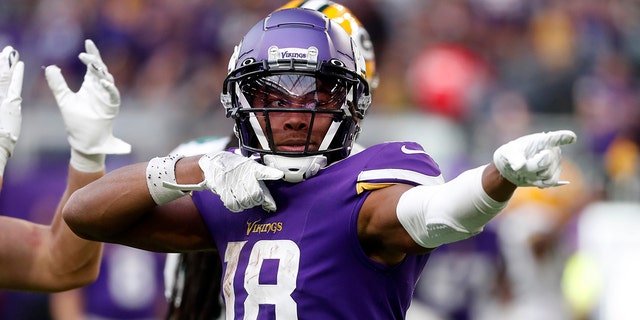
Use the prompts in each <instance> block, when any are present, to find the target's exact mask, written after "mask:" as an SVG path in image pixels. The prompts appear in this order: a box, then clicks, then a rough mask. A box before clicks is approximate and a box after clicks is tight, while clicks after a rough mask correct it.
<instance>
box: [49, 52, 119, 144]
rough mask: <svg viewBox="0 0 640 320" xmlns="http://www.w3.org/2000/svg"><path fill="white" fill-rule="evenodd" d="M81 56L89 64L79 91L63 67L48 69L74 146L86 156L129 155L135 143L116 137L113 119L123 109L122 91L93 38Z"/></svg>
mask: <svg viewBox="0 0 640 320" xmlns="http://www.w3.org/2000/svg"><path fill="white" fill-rule="evenodd" d="M85 51H86V52H82V53H80V54H79V55H78V58H79V59H80V60H81V61H82V62H83V63H84V64H85V65H86V66H87V71H86V73H85V75H84V81H83V82H82V86H81V87H80V90H78V92H76V93H74V92H72V91H71V90H70V89H69V86H68V85H67V82H66V81H65V79H64V77H63V76H62V73H61V72H60V68H58V67H57V66H55V65H51V66H48V67H47V68H46V69H45V76H46V78H47V82H48V84H49V88H50V89H51V92H53V95H54V97H55V99H56V102H57V103H58V107H59V108H60V112H61V113H62V118H63V120H64V123H65V126H66V128H67V139H68V140H69V144H70V145H71V148H73V149H74V150H76V151H78V152H81V153H83V154H86V155H95V154H126V153H129V152H131V145H129V144H128V143H126V142H124V141H122V140H120V139H118V138H115V137H114V136H113V119H114V118H115V116H116V115H117V114H118V111H119V109H120V92H119V91H118V88H116V86H115V84H114V79H113V76H112V75H111V74H110V73H109V71H108V70H107V66H106V65H105V64H104V62H103V61H102V58H101V57H100V52H99V51H98V48H97V47H96V45H95V44H94V43H93V41H91V40H85Z"/></svg>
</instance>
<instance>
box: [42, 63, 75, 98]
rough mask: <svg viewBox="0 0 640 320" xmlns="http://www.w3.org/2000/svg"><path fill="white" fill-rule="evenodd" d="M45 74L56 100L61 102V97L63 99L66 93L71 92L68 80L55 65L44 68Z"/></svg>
mask: <svg viewBox="0 0 640 320" xmlns="http://www.w3.org/2000/svg"><path fill="white" fill-rule="evenodd" d="M44 76H45V78H46V79H47V83H48V84H49V88H50V89H51V92H53V95H54V96H55V98H56V101H58V104H60V100H59V99H62V97H63V96H64V95H65V94H67V93H69V92H71V90H70V89H69V86H68V85H67V81H65V80H64V77H63V76H62V72H61V71H60V68H58V67H57V66H55V65H51V66H48V67H46V68H45V69H44Z"/></svg>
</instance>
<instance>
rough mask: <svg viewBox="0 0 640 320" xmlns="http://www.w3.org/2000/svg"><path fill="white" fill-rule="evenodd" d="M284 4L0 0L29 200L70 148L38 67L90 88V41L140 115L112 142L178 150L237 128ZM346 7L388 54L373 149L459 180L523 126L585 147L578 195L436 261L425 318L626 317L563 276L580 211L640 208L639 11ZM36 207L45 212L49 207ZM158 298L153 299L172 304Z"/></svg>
mask: <svg viewBox="0 0 640 320" xmlns="http://www.w3.org/2000/svg"><path fill="white" fill-rule="evenodd" d="M286 2H287V1H284V0H261V1H260V0H233V1H232V0H183V1H174V0H85V1H77V0H20V1H19V0H5V1H1V2H0V45H2V46H5V45H9V44H10V45H13V46H14V47H15V48H17V49H18V50H19V51H20V54H21V57H22V60H23V61H25V64H26V68H25V83H24V88H23V99H24V102H23V108H24V113H25V116H24V120H23V121H24V127H23V128H24V129H23V130H24V134H23V135H24V136H25V140H24V142H23V141H22V140H21V141H20V142H19V143H18V147H17V149H16V152H17V155H16V156H17V157H20V156H21V155H24V157H33V156H34V155H36V156H38V157H39V158H38V159H36V160H33V159H31V158H29V159H25V161H24V162H23V163H25V164H29V165H30V166H37V167H38V168H39V169H38V170H36V169H33V170H32V169H29V170H25V171H28V172H31V173H32V174H31V175H30V176H29V177H26V176H25V175H24V174H23V175H21V176H19V177H16V178H15V180H14V181H15V182H14V185H15V186H16V189H18V188H17V187H19V186H29V185H32V184H31V182H30V180H29V179H33V180H37V181H38V182H39V183H42V182H41V181H42V180H46V179H45V178H43V176H44V175H48V173H46V172H43V169H42V168H43V167H46V166H47V165H51V161H50V159H51V158H47V157H53V156H54V155H55V156H60V155H59V154H56V150H55V149H56V148H55V145H56V143H58V144H60V143H61V144H64V143H66V141H64V139H62V140H61V141H60V139H58V141H57V142H52V140H51V139H46V137H45V136H48V134H46V132H49V131H47V130H49V129H47V128H49V127H52V126H53V127H55V128H54V129H55V131H61V128H62V124H61V123H60V124H52V123H54V122H55V121H57V120H56V119H55V117H56V110H55V102H54V100H53V97H52V96H51V94H50V92H49V90H48V89H47V87H46V83H45V79H44V76H43V70H42V67H43V66H47V65H50V64H56V65H58V66H60V67H61V68H62V70H63V72H64V73H65V77H66V78H67V79H68V82H69V85H70V87H71V88H74V87H75V88H77V87H78V86H79V84H80V83H81V82H82V76H83V75H84V65H82V64H81V63H80V62H79V61H78V59H77V55H78V53H79V52H81V51H82V50H83V45H84V39H87V38H90V39H93V40H94V42H95V43H96V45H97V46H98V48H100V52H101V54H102V57H103V59H104V61H105V62H106V64H107V65H108V66H109V70H110V72H111V73H112V74H113V75H114V77H115V79H116V85H117V86H118V88H119V89H120V92H121V94H122V96H123V105H122V108H121V112H123V113H125V114H126V115H127V116H126V117H122V119H119V121H120V120H122V121H121V123H120V127H117V128H116V129H115V131H116V132H124V133H122V134H120V136H122V137H123V138H124V139H125V140H128V141H131V142H132V144H133V147H134V153H136V152H137V154H135V155H134V157H135V156H138V157H141V158H144V159H146V158H148V157H149V156H155V155H160V154H166V153H167V152H168V151H170V150H171V149H172V148H173V147H175V146H176V145H178V144H179V143H180V142H182V141H185V140H189V139H193V138H195V137H199V136H202V135H221V136H226V135H228V134H229V133H230V130H231V126H232V125H231V122H230V121H229V120H228V119H225V117H224V112H223V108H222V107H221V106H220V103H219V95H220V89H221V83H222V80H223V79H224V76H225V74H226V70H227V64H228V59H229V57H230V55H231V53H232V51H233V47H234V45H235V44H237V43H238V42H239V41H240V39H241V36H242V35H243V34H244V33H245V32H246V31H247V30H248V29H249V28H250V27H251V26H252V25H253V24H254V23H255V22H257V21H258V20H260V19H261V18H262V17H264V16H265V15H266V14H267V13H269V12H271V11H273V10H274V9H276V8H278V7H280V6H281V5H283V4H284V3H286ZM339 2H340V3H342V4H344V5H346V6H347V7H348V8H350V9H351V10H352V11H353V12H354V13H355V15H356V16H357V17H358V19H359V20H360V21H361V22H362V23H363V25H364V26H365V28H366V29H367V30H368V31H369V33H370V34H371V37H372V41H373V44H374V48H375V54H376V61H377V70H378V72H379V77H380V83H379V87H378V88H377V89H376V91H375V92H374V94H373V106H372V108H371V109H370V114H369V115H368V117H367V118H366V119H365V120H364V121H365V124H364V131H363V133H362V136H361V142H362V143H363V144H364V145H365V146H366V145H368V144H373V143H375V142H380V141H382V140H398V139H409V140H416V141H419V142H421V143H423V144H424V145H425V148H426V149H427V151H430V153H431V154H432V155H433V157H434V158H435V159H436V160H437V161H438V162H439V163H440V164H441V165H442V167H443V172H444V173H445V174H446V176H445V178H447V179H451V178H452V177H454V176H455V175H457V173H459V172H460V171H462V169H464V168H467V167H469V165H477V164H480V163H484V162H486V161H488V160H489V159H491V156H492V152H493V150H494V149H495V148H496V147H497V146H499V145H500V144H502V143H504V142H506V141H508V140H510V139H512V138H515V137H517V136H520V135H522V134H525V133H530V132H534V131H539V130H557V129H572V130H574V131H575V132H576V133H577V134H578V137H579V139H578V143H577V145H576V146H574V147H571V148H568V152H569V153H570V155H568V156H567V159H568V163H567V165H566V168H567V169H566V170H565V171H566V173H565V174H566V175H567V179H568V180H570V181H571V184H570V185H569V186H565V187H561V188H556V189H554V190H537V189H536V190H527V192H525V191H523V192H520V191H519V192H520V193H519V194H517V195H516V198H514V201H512V203H511V205H510V207H509V208H507V210H506V212H505V213H504V214H502V215H501V216H500V218H498V219H496V221H494V222H492V224H490V225H489V226H488V227H487V230H485V231H486V232H485V233H483V235H482V236H479V237H476V238H474V239H472V240H469V241H463V242H461V243H458V244H455V245H451V246H445V248H442V250H440V249H439V250H438V251H436V253H434V255H433V257H432V260H431V261H430V262H429V264H428V265H427V268H426V274H425V276H424V277H423V280H422V281H421V282H424V284H421V286H420V287H419V290H418V292H417V294H416V296H417V298H416V299H417V302H416V306H417V307H419V308H421V309H422V308H424V310H418V311H415V312H418V313H419V312H423V313H424V314H429V315H430V316H431V317H433V318H434V319H527V317H525V316H524V315H528V318H529V319H614V318H613V317H611V315H612V314H616V315H619V314H621V313H620V312H622V311H620V310H621V309H616V308H617V307H612V306H611V305H606V306H605V305H604V304H603V303H602V299H600V300H599V298H598V297H599V296H598V295H599V294H600V295H602V294H603V292H607V290H606V288H605V287H606V285H603V284H601V283H600V284H598V285H596V284H593V285H591V286H587V287H588V288H591V289H592V291H593V292H595V293H593V294H592V296H589V297H585V296H584V292H585V291H584V290H583V291H579V290H578V291H579V292H581V294H580V293H575V292H576V290H575V286H576V285H585V280H584V278H581V277H578V276H577V275H575V274H576V273H578V274H579V273H580V272H585V271H584V270H591V269H589V266H593V264H588V263H587V264H585V263H584V262H583V263H582V264H579V267H575V268H573V267H572V268H571V269H569V268H567V266H568V265H569V264H568V262H569V261H576V260H575V259H577V257H578V255H577V254H578V253H580V255H579V257H581V258H583V257H584V255H582V253H583V251H589V250H590V249H589V248H592V246H590V244H591V243H592V242H590V240H585V239H591V238H590V236H591V234H587V235H585V234H584V233H585V232H587V231H584V230H585V229H588V228H582V221H581V217H582V213H584V212H585V211H587V212H589V213H593V212H594V211H597V210H594V209H593V208H594V207H593V206H592V205H593V204H595V203H598V204H603V203H604V204H608V203H619V202H624V203H630V204H631V205H632V207H631V209H626V207H625V209H619V210H617V211H616V212H619V211H624V212H627V211H628V210H631V211H633V210H635V208H636V207H633V205H634V204H635V205H637V204H638V203H640V171H639V170H638V169H639V168H638V166H639V160H638V155H639V145H640V105H639V103H640V96H639V94H640V90H638V89H639V85H640V81H639V80H640V2H638V1H634V0H344V1H339ZM30 121H37V122H38V123H39V124H41V125H38V126H35V125H34V126H32V125H30V124H29V123H30ZM54 129H51V130H54ZM38 132H43V133H42V134H41V135H38ZM30 135H31V136H32V137H37V138H30ZM61 137H64V136H61ZM34 150H35V151H34ZM62 150H67V149H66V145H64V148H62ZM63 156H64V155H63ZM133 160H135V158H133V159H119V161H120V162H123V161H133ZM59 162H60V163H61V164H63V165H64V164H65V161H59ZM115 165H116V164H112V166H115ZM18 166H19V164H10V165H9V169H8V171H9V173H8V175H7V178H6V179H5V188H4V190H3V194H2V195H0V196H1V198H0V208H1V209H0V210H1V211H0V212H2V213H3V214H8V215H10V214H12V213H14V214H17V212H16V211H18V210H19V209H17V208H16V209H12V207H11V206H10V205H9V203H10V202H9V201H8V200H6V199H7V196H6V194H7V193H8V192H10V190H12V185H11V183H12V180H11V170H12V168H15V167H18ZM47 168H48V167H47ZM60 170H65V167H64V166H61V169H60ZM34 172H39V173H38V175H35V174H34ZM59 178H60V177H59V176H56V175H51V179H59ZM63 186H64V183H62V184H61V185H60V186H59V188H60V189H55V188H52V190H53V191H52V192H54V196H52V199H53V200H51V199H49V200H48V201H54V203H55V199H57V198H56V196H55V195H56V194H57V193H55V192H57V191H55V190H59V191H60V192H62V189H63V188H64V187H63ZM18 190H20V189H18ZM23 193H24V192H23ZM14 200H15V198H13V199H12V201H14ZM32 203H33V206H34V207H36V208H34V209H33V210H34V211H36V212H39V213H38V214H40V215H41V214H42V213H41V211H42V205H40V206H37V205H38V204H39V202H38V201H32ZM598 208H599V210H600V211H601V212H605V213H610V212H611V211H612V210H611V209H607V207H604V208H602V209H600V208H601V207H598ZM587 209H589V210H587ZM638 212H640V210H638ZM51 213H53V210H51ZM627 218H628V217H627ZM627 218H625V219H627ZM33 219H43V221H47V220H46V219H47V218H42V217H39V218H33ZM630 219H636V218H630ZM590 221H591V220H590ZM625 221H626V220H625ZM628 223H635V222H632V221H631V220H629V221H628ZM588 230H592V229H588ZM589 232H591V231H589ZM595 232H599V231H598V230H596V231H595ZM611 241H613V243H614V245H616V244H618V243H617V242H615V241H614V240H611ZM585 243H587V244H585ZM625 252H626V251H625ZM595 259H596V260H597V257H596V258H595ZM580 261H585V260H584V259H583V260H580ZM616 261H617V260H616ZM634 261H635V260H634ZM638 261H640V260H638ZM594 263H595V264H596V265H597V264H598V263H599V262H597V261H596V262H594ZM151 264H153V263H151ZM571 266H574V265H573V264H572V265H571ZM466 269H468V270H466ZM600 269H603V268H600ZM576 270H578V271H576ZM454 271H455V272H456V273H455V274H454V273H452V272H454ZM448 273H452V276H451V277H448ZM460 273H463V274H467V275H468V276H467V277H461V276H460ZM614 273H615V272H614ZM603 277H604V278H603V279H605V278H606V277H607V276H603ZM567 279H569V280H571V279H574V280H573V282H571V281H569V280H567ZM575 279H578V280H575ZM590 279H591V280H593V278H590ZM605 280H606V279H605ZM632 280H633V281H636V282H637V280H635V279H632ZM593 281H595V280H593ZM587 282H588V281H587ZM576 283H577V284H576ZM605 283H606V282H605ZM160 288H161V284H158V285H157V288H156V289H155V290H157V291H158V292H159V293H160V294H161V291H162V290H161V289H160ZM585 290H586V289H585ZM589 292H591V291H589ZM9 296H10V294H9V293H2V292H0V319H3V314H5V315H6V314H7V313H6V312H3V311H2V310H3V309H4V310H8V309H10V308H9V307H8V306H7V303H3V301H5V302H6V301H8V300H7V299H9V298H8V297H9ZM38 298H40V297H39V296H38ZM150 300H153V299H151V298H150ZM608 303H609V302H608ZM520 306H521V307H520ZM625 306H626V305H625ZM625 306H622V307H619V308H624V307H625ZM612 308H613V309H615V310H618V311H617V312H618V313H615V312H614V311H611V309H612ZM156 309H158V308H157V305H156ZM531 310H536V311H537V312H533V311H531ZM543 311H544V312H546V313H543ZM612 312H613V313H612ZM424 314H423V315H422V317H423V318H424V317H426V316H425V315H424ZM40 316H41V315H40ZM554 316H555V317H554ZM7 319H9V318H7ZM40 319H41V318H40ZM615 319H626V318H615Z"/></svg>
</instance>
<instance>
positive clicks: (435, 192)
mask: <svg viewBox="0 0 640 320" xmlns="http://www.w3.org/2000/svg"><path fill="white" fill-rule="evenodd" d="M485 167H486V165H485V166H481V167H478V168H475V169H471V170H468V171H465V172H463V173H462V174H460V175H459V176H458V177H456V178H455V179H453V180H451V181H449V182H447V183H445V184H441V185H433V186H417V187H414V188H411V189H409V190H407V191H406V192H405V193H404V194H402V196H401V197H400V200H398V206H397V207H396V214H397V216H398V219H399V220H400V223H401V224H402V226H403V227H404V228H405V229H406V230H407V232H408V233H409V235H410V236H411V238H413V240H414V241H415V242H416V243H417V244H419V245H420V246H422V247H425V248H435V247H438V246H440V245H442V244H445V243H450V242H455V241H459V240H464V239H467V238H469V237H471V236H474V235H476V234H478V233H480V232H481V231H482V230H483V227H484V225H485V224H486V223H487V222H489V220H491V219H492V218H493V217H495V216H496V215H497V214H498V213H499V212H500V211H501V210H502V209H503V208H504V207H505V206H506V205H507V203H508V201H505V202H498V201H495V200H493V199H491V197H489V195H487V193H486V192H485V191H484V189H483V188H482V172H483V171H484V168H485Z"/></svg>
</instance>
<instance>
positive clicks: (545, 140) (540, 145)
mask: <svg viewBox="0 0 640 320" xmlns="http://www.w3.org/2000/svg"><path fill="white" fill-rule="evenodd" d="M576 139H577V137H576V134H575V133H573V131H570V130H559V131H552V132H542V133H534V134H530V135H526V136H523V137H520V138H518V139H515V140H513V141H510V142H508V143H506V144H504V145H502V146H501V147H499V148H498V149H497V150H496V151H495V153H494V154H493V162H494V164H495V165H496V168H498V171H500V174H502V176H503V177H504V178H506V179H507V180H509V181H510V182H511V183H513V184H515V185H516V186H519V187H529V186H536V187H538V188H548V187H555V186H559V185H565V184H568V183H569V182H568V181H559V179H560V172H561V167H560V160H561V154H562V152H561V150H560V146H562V145H566V144H570V143H573V142H575V141H576Z"/></svg>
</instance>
